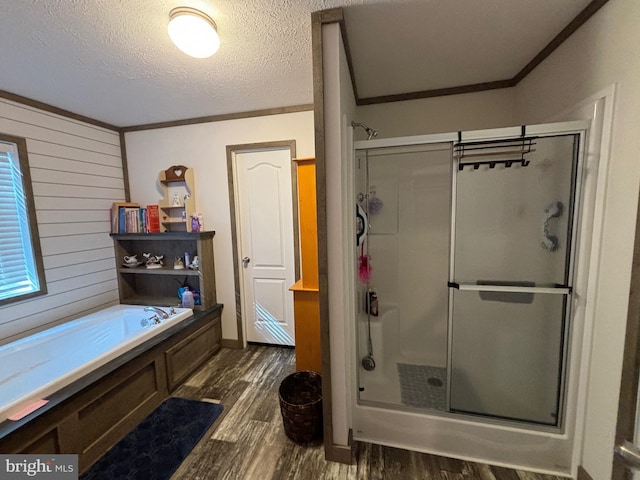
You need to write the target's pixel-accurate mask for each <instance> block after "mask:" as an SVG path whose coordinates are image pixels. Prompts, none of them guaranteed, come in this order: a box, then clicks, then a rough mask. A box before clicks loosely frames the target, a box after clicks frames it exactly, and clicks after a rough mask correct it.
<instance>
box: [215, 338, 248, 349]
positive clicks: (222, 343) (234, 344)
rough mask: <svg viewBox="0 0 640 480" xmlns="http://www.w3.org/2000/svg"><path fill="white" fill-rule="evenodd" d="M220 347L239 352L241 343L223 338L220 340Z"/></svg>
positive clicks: (233, 339)
mask: <svg viewBox="0 0 640 480" xmlns="http://www.w3.org/2000/svg"><path fill="white" fill-rule="evenodd" d="M220 346H221V347H222V348H235V349H236V350H241V349H242V347H243V345H242V342H241V341H240V340H238V339H237V338H223V339H222V340H220Z"/></svg>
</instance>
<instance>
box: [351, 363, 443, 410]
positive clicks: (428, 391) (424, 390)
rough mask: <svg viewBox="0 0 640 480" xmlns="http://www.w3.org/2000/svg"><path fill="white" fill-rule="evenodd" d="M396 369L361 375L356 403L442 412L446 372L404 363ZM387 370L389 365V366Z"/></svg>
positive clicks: (426, 366)
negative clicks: (358, 400) (359, 401)
mask: <svg viewBox="0 0 640 480" xmlns="http://www.w3.org/2000/svg"><path fill="white" fill-rule="evenodd" d="M393 365H394V366H395V367H396V368H395V370H393V369H387V371H385V370H382V369H381V370H374V371H372V372H366V371H363V372H362V373H361V377H360V379H361V382H360V383H361V385H360V387H361V388H364V390H362V391H360V397H359V398H360V400H361V401H365V402H372V403H376V404H378V403H381V404H387V405H396V406H406V407H411V408H420V409H435V410H440V411H445V410H446V406H447V405H446V392H447V369H446V368H444V367H437V366H433V365H419V364H410V363H404V362H396V363H394V364H393ZM389 366H390V367H391V366H392V365H389Z"/></svg>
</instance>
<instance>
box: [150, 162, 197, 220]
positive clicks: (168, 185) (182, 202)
mask: <svg viewBox="0 0 640 480" xmlns="http://www.w3.org/2000/svg"><path fill="white" fill-rule="evenodd" d="M158 181H159V182H160V186H161V187H162V191H163V194H164V198H162V199H161V200H160V201H159V202H158V207H159V208H160V225H161V227H162V231H163V232H190V231H191V216H192V215H194V214H195V211H196V200H195V199H196V192H195V179H194V175H193V169H192V168H188V167H185V166H184V165H174V166H172V167H169V168H167V169H166V170H163V171H161V172H160V175H158Z"/></svg>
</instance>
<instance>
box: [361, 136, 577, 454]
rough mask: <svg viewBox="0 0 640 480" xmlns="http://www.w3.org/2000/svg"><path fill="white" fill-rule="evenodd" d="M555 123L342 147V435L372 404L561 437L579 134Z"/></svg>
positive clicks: (363, 418)
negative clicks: (352, 340)
mask: <svg viewBox="0 0 640 480" xmlns="http://www.w3.org/2000/svg"><path fill="white" fill-rule="evenodd" d="M555 130H558V131H555ZM555 130H554V129H552V128H547V127H545V128H542V127H539V128H537V129H536V128H527V129H525V128H524V127H523V128H522V129H519V130H517V132H518V134H513V133H514V132H515V131H516V130H515V129H504V132H501V133H504V134H503V135H500V134H497V133H496V132H498V131H493V132H490V133H482V132H480V133H478V132H474V133H473V134H469V135H467V134H464V133H460V134H451V135H450V136H449V137H447V136H445V135H441V136H440V138H443V139H444V140H442V141H437V138H433V137H437V136H432V138H431V139H430V140H428V141H421V139H420V137H414V138H413V139H412V138H408V137H405V138H402V139H397V141H394V139H389V140H386V141H381V140H373V141H361V142H357V143H356V150H355V157H354V172H355V176H354V187H355V194H356V195H355V197H356V198H355V199H354V201H355V213H356V218H357V225H356V239H355V242H356V257H357V258H356V260H355V264H356V269H357V271H356V272H354V278H355V284H356V289H355V290H356V296H357V299H356V305H357V307H356V319H355V320H356V321H355V323H356V326H355V336H356V350H357V352H356V355H355V356H356V357H357V363H358V365H357V368H356V375H355V376H356V382H357V400H356V404H357V405H358V406H363V407H371V408H370V409H369V410H368V414H367V415H368V416H367V415H364V414H358V412H356V413H355V414H354V417H355V421H354V428H355V433H356V435H355V436H356V437H358V436H359V435H362V436H363V437H367V434H366V433H363V432H366V430H367V429H371V428H376V427H375V426H374V427H372V426H371V425H370V424H369V423H367V422H368V420H366V419H367V418H368V419H371V418H374V417H375V411H376V410H377V411H378V412H380V411H397V412H401V413H402V414H403V415H404V420H403V421H407V420H406V418H407V415H409V416H413V417H412V418H415V419H418V418H420V417H421V416H435V417H439V418H441V419H444V420H447V419H450V420H465V421H471V422H480V423H483V422H484V423H487V424H490V425H506V426H510V427H515V428H522V429H525V430H532V431H538V432H552V433H553V432H556V433H560V432H562V430H563V428H564V423H563V420H564V417H563V415H564V413H565V403H566V402H565V398H566V390H567V389H566V381H567V376H568V373H567V372H568V352H569V349H570V338H571V332H572V321H571V319H572V312H571V304H572V302H571V301H570V299H571V295H572V286H573V271H574V251H575V248H574V247H575V241H576V228H577V219H578V205H579V202H578V201H577V199H579V197H580V188H579V185H580V165H581V163H580V157H581V148H580V147H581V144H582V142H583V139H582V136H583V134H584V132H582V131H580V130H575V129H574V130H573V131H572V130H571V129H570V128H558V127H557V126H556V129H555ZM532 132H533V133H532ZM425 138H426V137H425ZM422 140H424V138H423V139H422ZM371 412H373V413H371ZM374 423H375V422H374ZM389 443H394V441H390V442H389ZM395 443H397V441H395Z"/></svg>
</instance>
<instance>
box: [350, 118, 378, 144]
mask: <svg viewBox="0 0 640 480" xmlns="http://www.w3.org/2000/svg"><path fill="white" fill-rule="evenodd" d="M351 126H352V127H353V128H355V127H362V128H363V129H364V131H365V132H367V140H371V139H372V138H373V137H377V136H378V132H376V131H375V130H374V129H373V128H369V127H367V126H366V125H365V124H364V123H358V122H351Z"/></svg>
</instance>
